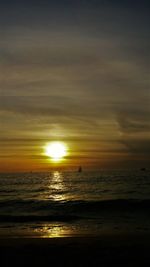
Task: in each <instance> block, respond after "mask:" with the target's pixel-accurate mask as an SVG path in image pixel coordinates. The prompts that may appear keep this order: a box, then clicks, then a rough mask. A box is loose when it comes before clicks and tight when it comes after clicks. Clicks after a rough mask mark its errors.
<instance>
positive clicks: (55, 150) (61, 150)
mask: <svg viewBox="0 0 150 267" xmlns="http://www.w3.org/2000/svg"><path fill="white" fill-rule="evenodd" d="M45 154H46V155H47V156H49V157H50V158H51V159H52V160H53V161H55V162H57V161H60V160H62V159H63V158H64V157H65V156H66V155H67V146H66V145H65V144H64V143H62V142H51V143H49V144H47V145H46V147H45Z"/></svg>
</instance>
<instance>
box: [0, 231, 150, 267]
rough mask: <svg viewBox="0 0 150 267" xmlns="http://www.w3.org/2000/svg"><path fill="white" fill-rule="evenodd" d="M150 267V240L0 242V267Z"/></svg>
mask: <svg viewBox="0 0 150 267" xmlns="http://www.w3.org/2000/svg"><path fill="white" fill-rule="evenodd" d="M13 264H14V266H54V267H55V266H64V267H67V266H77V267H80V266H92V267H93V266H102V267H103V266H150V236H149V235H146V234H138V235H134V234H133V235H132V234H130V235H127V234H119V235H118V236H117V235H101V236H99V237H88V236H87V237H64V238H49V239H48V238H1V239H0V265H1V266H12V265H13Z"/></svg>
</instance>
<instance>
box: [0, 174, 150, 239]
mask: <svg viewBox="0 0 150 267" xmlns="http://www.w3.org/2000/svg"><path fill="white" fill-rule="evenodd" d="M109 233H112V234H119V233H129V234H130V233H135V234H136V233H146V234H147V233H150V171H148V170H144V169H141V170H113V171H110V170H109V171H108V170H107V171H106V170H101V171H90V172H89V171H82V172H78V171H68V172H67V171H64V172H61V171H57V170H56V171H53V172H41V173H39V172H29V173H1V174H0V237H3V238H5V237H6V238H8V237H11V238H14V237H15V238H16V237H17V238H19V237H24V238H26V237H27V238H28V237H32V238H36V237H37V238H39V237H40V238H54V237H68V236H99V235H102V234H109Z"/></svg>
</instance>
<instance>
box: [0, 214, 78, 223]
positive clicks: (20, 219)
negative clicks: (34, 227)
mask: <svg viewBox="0 0 150 267" xmlns="http://www.w3.org/2000/svg"><path fill="white" fill-rule="evenodd" d="M77 219H79V217H78V216H75V215H74V216H73V215H49V216H38V215H22V216H19V215H16V216H13V215H0V222H14V223H25V222H53V221H57V222H70V221H74V220H77Z"/></svg>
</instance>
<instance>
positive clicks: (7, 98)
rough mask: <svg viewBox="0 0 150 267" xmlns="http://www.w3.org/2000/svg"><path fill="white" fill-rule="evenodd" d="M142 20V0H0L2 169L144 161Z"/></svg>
mask: <svg viewBox="0 0 150 267" xmlns="http://www.w3.org/2000/svg"><path fill="white" fill-rule="evenodd" d="M149 25H150V4H149V1H146V0H142V1H138V0H136V1H134V0H133V1H128V0H127V1H125V0H122V1H117V0H114V1H113V0H111V1H110V0H103V1H101V0H99V1H98V0H93V1H90V0H80V1H79V0H76V1H71V0H70V1H69V0H61V1H57V0H55V1H44V0H43V1H27V0H26V1H7V0H6V1H1V2H0V36H1V38H0V129H1V130H0V171H29V170H34V171H44V170H49V169H51V168H53V167H55V168H56V167H62V168H66V169H74V168H77V166H79V165H82V166H84V168H85V169H89V168H90V169H111V168H140V167H148V166H149V165H150V75H149V71H150V31H149ZM51 141H62V142H65V143H66V144H67V146H68V149H69V154H68V156H67V157H66V159H65V160H64V161H63V162H62V163H61V164H59V165H60V166H56V165H55V166H54V163H52V162H51V161H50V159H49V158H48V157H47V156H46V155H45V154H44V152H43V151H44V149H43V147H44V146H45V144H46V143H48V142H51Z"/></svg>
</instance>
